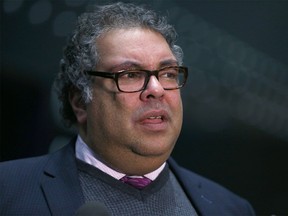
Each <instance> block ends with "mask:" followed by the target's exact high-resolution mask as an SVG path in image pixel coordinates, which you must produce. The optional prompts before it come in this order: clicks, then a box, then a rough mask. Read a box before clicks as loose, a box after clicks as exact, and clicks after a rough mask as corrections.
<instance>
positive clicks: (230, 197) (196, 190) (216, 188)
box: [169, 159, 255, 215]
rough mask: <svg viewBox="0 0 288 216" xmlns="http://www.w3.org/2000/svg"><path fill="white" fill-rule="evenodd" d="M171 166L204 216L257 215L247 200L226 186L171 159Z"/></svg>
mask: <svg viewBox="0 0 288 216" xmlns="http://www.w3.org/2000/svg"><path fill="white" fill-rule="evenodd" d="M169 165H170V168H171V170H172V171H173V173H174V174H175V176H176V178H177V179H178V181H179V182H180V184H181V185H182V187H183V188H184V190H185V191H186V193H187V195H188V197H189V198H190V200H192V202H193V203H194V204H195V205H196V206H197V207H198V210H199V211H200V212H201V213H203V214H204V212H205V214H204V215H206V214H207V215H209V214H214V215H215V213H218V214H219V215H255V213H254V210H253V208H252V206H251V205H250V203H249V202H248V201H247V200H246V199H244V198H242V197H240V196H239V195H237V194H235V193H234V192H232V191H230V190H229V189H227V188H225V187H224V186H222V185H220V184H218V183H216V182H214V181H212V180H210V179H208V178H206V177H203V176H201V175H199V174H197V173H195V172H192V171H190V170H188V169H186V168H183V167H181V166H179V165H178V164H177V163H176V162H175V161H174V160H173V159H169Z"/></svg>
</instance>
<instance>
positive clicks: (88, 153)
mask: <svg viewBox="0 0 288 216" xmlns="http://www.w3.org/2000/svg"><path fill="white" fill-rule="evenodd" d="M75 148H76V150H75V151H76V158H78V159H79V160H82V161H84V162H86V163H88V164H90V165H92V166H94V167H96V168H98V169H99V170H101V171H102V172H105V173H106V174H108V175H110V176H112V177H113V178H115V179H118V180H119V179H121V178H122V177H124V176H125V174H124V173H120V172H118V171H116V170H114V169H112V168H110V167H109V166H107V165H106V164H104V163H103V162H101V161H100V160H99V159H97V155H96V154H95V153H94V152H93V150H92V149H91V148H90V147H89V146H88V145H87V144H86V143H85V142H84V141H83V139H82V138H81V137H80V135H78V137H77V140H76V147H75ZM165 165H166V162H164V163H163V164H162V165H161V166H160V167H159V168H158V169H156V170H154V171H153V172H150V173H147V174H146V175H144V176H145V177H147V178H149V179H150V180H152V181H154V180H155V179H156V178H157V177H158V175H159V174H160V173H161V171H162V170H163V169H164V167H165ZM135 177H136V176H135Z"/></svg>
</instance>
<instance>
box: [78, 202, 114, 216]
mask: <svg viewBox="0 0 288 216" xmlns="http://www.w3.org/2000/svg"><path fill="white" fill-rule="evenodd" d="M76 216H111V215H110V213H109V212H108V209H107V208H106V206H105V205H104V204H103V203H101V202H97V201H91V202H87V203H85V204H83V205H82V206H81V207H80V208H79V209H78V210H77V211H76Z"/></svg>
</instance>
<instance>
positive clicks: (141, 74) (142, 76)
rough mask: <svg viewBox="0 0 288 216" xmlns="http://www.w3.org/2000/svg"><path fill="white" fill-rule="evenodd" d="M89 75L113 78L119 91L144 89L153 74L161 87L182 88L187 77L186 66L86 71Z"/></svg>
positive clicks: (130, 91) (129, 91)
mask: <svg viewBox="0 0 288 216" xmlns="http://www.w3.org/2000/svg"><path fill="white" fill-rule="evenodd" d="M86 73H87V74H89V75H91V76H99V77H104V78H109V79H113V80H114V81H115V83H116V85H117V88H118V90H119V91H120V92H127V93H132V92H139V91H142V90H144V89H146V87H147V84H148V82H149V80H150V77H151V76H155V77H156V78H157V79H158V81H159V82H160V84H161V85H162V87H163V89H165V90H173V89H179V88H182V87H183V86H184V85H185V83H186V80H187V77H188V68H187V67H179V66H168V67H164V68H161V69H160V70H154V71H149V70H122V71H119V72H100V71H86Z"/></svg>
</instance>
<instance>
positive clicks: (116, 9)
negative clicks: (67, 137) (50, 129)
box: [55, 2, 183, 126]
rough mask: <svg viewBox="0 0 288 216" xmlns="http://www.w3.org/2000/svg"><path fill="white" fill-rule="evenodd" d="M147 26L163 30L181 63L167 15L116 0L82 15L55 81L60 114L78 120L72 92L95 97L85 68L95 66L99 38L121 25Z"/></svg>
mask: <svg viewBox="0 0 288 216" xmlns="http://www.w3.org/2000/svg"><path fill="white" fill-rule="evenodd" d="M135 27H136V28H137V27H140V28H148V29H151V30H153V31H155V32H158V33H160V34H161V35H163V37H164V38H165V39H166V41H167V43H168V44H169V46H170V49H171V51H172V53H173V54H174V56H175V58H176V59H177V61H178V64H179V65H181V64H182V58H183V53H182V49H181V48H180V47H179V46H177V45H176V44H175V42H176V36H177V34H176V31H175V29H174V28H173V26H171V25H170V24H168V23H167V19H166V17H164V16H160V15H158V14H156V13H155V12H154V11H152V10H149V9H146V8H145V7H142V6H136V5H134V4H131V3H121V2H119V3H114V4H110V5H104V6H96V7H94V8H93V9H92V10H91V11H89V12H85V13H83V14H82V15H80V16H79V18H78V21H77V23H76V29H75V31H74V32H73V34H72V35H71V37H70V38H69V39H68V42H67V45H66V47H65V48H64V53H63V58H62V59H61V61H60V71H59V73H58V75H57V77H56V80H55V84H56V89H57V93H58V97H59V99H60V102H61V103H62V108H61V114H62V117H63V119H64V120H66V123H67V125H68V126H71V125H73V124H74V123H76V117H75V115H74V112H73V110H72V107H71V105H70V102H69V94H70V93H71V92H73V91H79V92H80V93H81V96H82V101H83V102H84V103H86V104H87V103H89V102H90V101H91V100H92V91H91V80H90V79H89V77H88V76H86V75H85V73H84V71H86V70H92V69H95V67H96V65H97V62H98V58H99V54H98V53H97V46H96V43H95V41H96V39H97V38H98V37H100V36H101V35H102V34H103V33H105V32H108V31H110V30H113V29H121V28H135Z"/></svg>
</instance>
